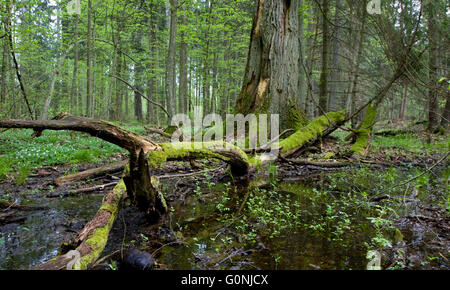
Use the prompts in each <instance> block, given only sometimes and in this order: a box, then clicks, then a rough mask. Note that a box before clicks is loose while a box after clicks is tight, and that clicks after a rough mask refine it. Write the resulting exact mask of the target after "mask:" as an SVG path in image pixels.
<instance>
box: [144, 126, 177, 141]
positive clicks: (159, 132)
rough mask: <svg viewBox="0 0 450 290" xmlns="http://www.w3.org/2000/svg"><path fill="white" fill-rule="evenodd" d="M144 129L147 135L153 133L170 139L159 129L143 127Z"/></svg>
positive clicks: (168, 135)
mask: <svg viewBox="0 0 450 290" xmlns="http://www.w3.org/2000/svg"><path fill="white" fill-rule="evenodd" d="M144 128H145V130H146V131H147V132H148V133H155V134H158V135H161V136H163V137H166V138H169V139H170V138H172V135H170V134H168V133H166V132H164V131H162V130H160V129H157V128H152V127H144Z"/></svg>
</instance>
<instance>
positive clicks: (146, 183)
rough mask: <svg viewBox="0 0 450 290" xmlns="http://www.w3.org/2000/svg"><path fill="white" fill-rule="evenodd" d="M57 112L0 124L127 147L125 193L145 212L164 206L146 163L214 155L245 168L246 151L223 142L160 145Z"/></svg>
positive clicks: (239, 172)
mask: <svg viewBox="0 0 450 290" xmlns="http://www.w3.org/2000/svg"><path fill="white" fill-rule="evenodd" d="M60 115H61V118H59V120H40V121H28V120H0V128H28V129H35V130H41V131H42V130H46V129H49V130H72V131H79V132H85V133H89V134H90V135H92V136H94V137H97V138H100V139H103V140H105V141H107V142H110V143H113V144H115V145H118V146H120V147H122V148H124V149H126V150H128V151H129V153H130V163H129V168H127V170H126V175H125V176H124V181H125V184H126V187H127V193H128V195H129V196H130V197H131V200H132V201H133V202H134V203H135V204H136V205H137V206H138V207H139V208H140V209H141V210H145V211H146V212H147V213H148V214H149V216H154V215H156V216H155V217H158V216H160V215H161V214H163V213H164V212H165V210H166V208H165V202H164V198H163V196H162V195H161V194H159V193H158V189H157V185H156V184H154V183H153V181H154V180H152V177H151V175H150V168H151V166H149V163H151V164H152V165H160V163H162V162H165V161H169V160H192V159H201V158H216V159H221V160H223V161H225V162H227V163H228V164H230V165H231V170H232V172H233V174H236V175H245V174H247V173H248V171H249V167H250V166H249V163H248V160H247V156H246V154H245V153H243V152H242V151H241V150H239V149H238V148H237V147H235V146H233V145H230V144H226V143H225V142H219V143H214V142H206V143H183V144H182V145H183V146H182V148H179V147H177V148H175V146H173V144H170V143H169V144H166V145H165V146H164V147H162V146H161V145H158V144H156V143H154V142H152V141H151V140H149V139H147V138H145V137H143V136H140V135H138V134H135V133H133V132H130V131H128V130H126V129H124V128H121V127H119V126H116V125H113V124H110V123H108V122H105V121H101V120H96V119H89V118H83V117H75V116H72V115H70V114H67V113H63V114H60ZM199 148H200V149H199ZM152 152H160V153H158V154H157V153H152ZM150 153H152V154H150Z"/></svg>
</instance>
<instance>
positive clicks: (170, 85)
mask: <svg viewBox="0 0 450 290" xmlns="http://www.w3.org/2000/svg"><path fill="white" fill-rule="evenodd" d="M177 6H178V0H170V33H169V52H168V55H167V66H166V100H167V110H168V111H169V115H170V117H172V116H174V115H175V114H176V111H177V99H176V86H177V84H176V39H177V21H178V20H177V19H178V17H177ZM170 117H169V118H170Z"/></svg>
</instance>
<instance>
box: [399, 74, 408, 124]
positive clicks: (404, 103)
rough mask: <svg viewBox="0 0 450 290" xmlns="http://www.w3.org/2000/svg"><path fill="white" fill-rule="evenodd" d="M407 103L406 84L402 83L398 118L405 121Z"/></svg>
mask: <svg viewBox="0 0 450 290" xmlns="http://www.w3.org/2000/svg"><path fill="white" fill-rule="evenodd" d="M407 103H408V84H407V83H404V84H403V93H402V104H401V107H400V120H402V121H405V118H406V108H407Z"/></svg>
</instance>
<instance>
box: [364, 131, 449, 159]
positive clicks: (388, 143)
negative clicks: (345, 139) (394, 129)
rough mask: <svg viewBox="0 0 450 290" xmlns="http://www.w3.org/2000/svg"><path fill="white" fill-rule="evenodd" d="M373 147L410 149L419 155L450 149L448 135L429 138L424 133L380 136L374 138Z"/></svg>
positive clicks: (374, 148)
mask: <svg viewBox="0 0 450 290" xmlns="http://www.w3.org/2000/svg"><path fill="white" fill-rule="evenodd" d="M372 149H373V150H374V151H377V150H380V149H392V150H394V151H395V150H408V151H410V152H412V153H415V154H419V155H426V154H435V153H441V154H442V152H445V151H448V150H450V140H449V139H448V135H442V136H439V135H437V136H433V137H432V138H430V139H428V137H427V135H424V134H399V135H396V136H386V137H379V136H376V137H375V138H374V139H373V140H372Z"/></svg>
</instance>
